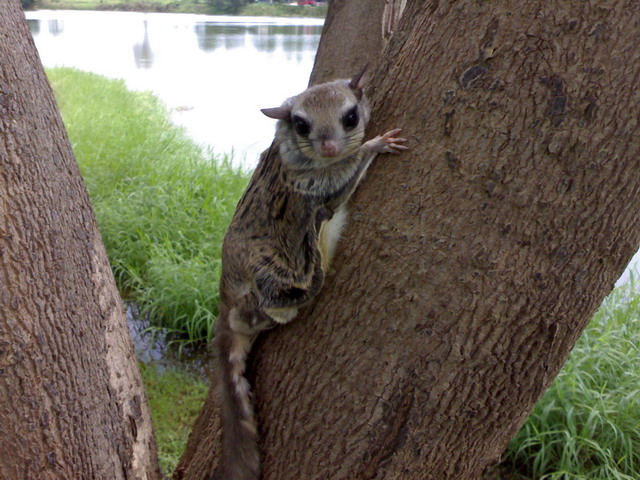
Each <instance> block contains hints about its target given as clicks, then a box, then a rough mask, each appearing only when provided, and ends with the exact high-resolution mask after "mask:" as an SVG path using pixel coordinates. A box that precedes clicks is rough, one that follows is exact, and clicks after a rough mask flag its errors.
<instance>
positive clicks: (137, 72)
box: [27, 11, 322, 165]
mask: <svg viewBox="0 0 640 480" xmlns="http://www.w3.org/2000/svg"><path fill="white" fill-rule="evenodd" d="M27 18H28V19H29V26H30V28H31V32H32V34H33V37H34V39H35V42H36V46H37V48H38V51H39V53H40V57H41V58H42V61H43V63H44V64H45V66H47V67H51V66H71V67H76V68H79V69H82V70H88V71H91V72H95V73H99V74H102V75H106V76H108V77H112V78H123V79H125V80H126V82H127V84H128V86H129V87H130V88H133V89H138V90H152V91H154V92H155V93H156V94H157V95H158V96H159V97H160V98H162V100H163V101H164V102H165V103H166V104H167V105H168V106H169V108H170V109H171V111H172V118H173V120H174V121H175V122H176V123H178V124H181V125H184V126H185V127H186V128H187V130H188V131H189V133H190V135H191V136H192V137H193V138H194V139H195V140H196V141H198V142H201V143H204V144H207V145H210V146H211V147H212V148H213V149H214V150H215V151H218V152H231V151H233V152H235V158H236V161H241V162H243V163H245V164H247V165H253V164H255V162H256V160H257V157H258V154H259V152H261V151H262V150H264V149H265V148H266V147H268V146H269V144H270V143H271V140H272V138H273V131H274V127H275V125H274V122H273V120H270V119H267V118H266V117H264V116H263V115H262V114H261V113H260V109H261V108H265V107H273V106H277V105H279V104H280V103H282V101H283V100H285V99H286V98H288V97H290V96H292V95H295V94H296V93H299V92H300V91H302V90H304V88H305V87H306V85H307V82H308V79H309V74H310V73H311V68H312V66H313V59H314V57H315V52H316V49H317V46H318V42H319V40H320V33H321V31H322V20H318V19H281V18H266V17H264V18H263V17H217V16H204V15H189V14H158V13H148V14H145V13H137V12H81V11H73V12H72V11H36V12H27Z"/></svg>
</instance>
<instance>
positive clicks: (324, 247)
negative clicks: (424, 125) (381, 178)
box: [213, 67, 407, 480]
mask: <svg viewBox="0 0 640 480" xmlns="http://www.w3.org/2000/svg"><path fill="white" fill-rule="evenodd" d="M365 71H366V67H365V69H364V70H363V71H362V72H361V73H360V74H358V75H356V76H355V77H353V78H351V79H347V80H335V81H332V82H328V83H323V84H320V85H316V86H313V87H310V88H308V89H307V90H305V91H304V92H302V93H300V94H299V95H296V96H294V97H291V98H289V99H287V100H286V101H285V102H284V103H283V104H282V105H281V106H280V107H276V108H266V109H263V110H262V113H264V114H265V115H266V116H267V117H270V118H273V119H276V120H278V123H277V126H276V135H275V139H274V141H273V143H272V144H271V147H270V148H269V149H268V150H266V151H265V152H263V153H262V155H261V157H260V161H259V163H258V166H257V167H256V170H255V172H254V174H253V176H252V178H251V181H250V182H249V185H248V187H247V190H246V191H245V193H244V195H243V197H242V198H241V199H240V202H239V203H238V205H237V207H236V211H235V214H234V216H233V219H232V220H231V224H230V226H229V229H228V231H227V233H226V235H225V237H224V241H223V246H222V277H221V280H220V302H219V317H218V319H217V321H216V326H215V337H214V350H215V357H216V359H217V362H218V365H217V367H218V375H219V388H220V418H221V424H222V454H221V459H220V467H219V469H218V470H217V472H216V474H215V475H214V476H213V478H215V479H217V480H257V479H258V478H259V477H260V454H259V450H258V445H257V438H258V433H257V425H256V420H255V415H254V410H253V405H252V399H251V390H250V386H249V382H248V381H247V379H246V378H245V377H244V373H245V369H246V361H247V355H248V353H249V350H250V349H251V346H252V344H253V341H254V340H255V338H256V336H257V335H258V334H259V333H260V332H262V331H264V330H266V329H269V328H272V327H274V326H276V325H278V324H284V323H287V322H289V321H291V320H293V319H294V318H295V316H296V315H297V313H298V309H299V308H300V307H301V306H303V305H305V304H307V303H308V302H310V301H311V300H312V299H313V298H314V297H315V296H316V295H317V294H318V292H319V290H320V288H321V287H322V284H323V282H324V277H325V274H326V272H327V270H328V268H329V264H330V261H331V258H332V256H333V253H334V250H335V246H336V243H337V241H338V239H339V237H340V232H341V231H342V229H343V227H344V225H345V222H346V209H345V204H346V202H347V200H348V199H349V197H350V196H351V194H352V193H353V192H354V191H355V189H356V187H357V186H358V184H359V183H360V181H361V180H362V178H363V177H364V174H365V172H366V171H367V168H368V167H369V165H370V164H371V162H372V161H373V159H374V158H375V156H376V155H377V154H378V153H400V151H402V150H405V149H406V148H407V147H405V146H404V145H402V143H403V142H405V139H404V138H397V137H396V135H397V134H398V133H400V129H393V130H391V131H389V132H387V133H385V134H384V135H381V136H377V137H375V138H374V139H372V140H369V141H367V142H364V143H363V140H364V132H365V127H366V126H367V123H368V121H369V104H368V102H367V99H366V97H365V95H364V86H365V84H364V81H363V76H364V73H365Z"/></svg>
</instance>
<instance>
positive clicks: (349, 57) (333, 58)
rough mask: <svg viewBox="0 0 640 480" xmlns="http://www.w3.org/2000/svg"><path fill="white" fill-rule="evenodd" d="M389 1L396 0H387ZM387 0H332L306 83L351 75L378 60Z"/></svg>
mask: <svg viewBox="0 0 640 480" xmlns="http://www.w3.org/2000/svg"><path fill="white" fill-rule="evenodd" d="M390 1H391V2H394V1H398V0H390ZM387 3H389V2H388V0H332V1H331V2H330V5H329V11H328V12H327V18H326V20H325V22H324V27H323V28H322V36H321V37H320V44H319V45H318V53H317V54H316V61H315V63H314V65H313V72H311V79H310V81H309V85H317V84H318V83H322V82H327V81H330V80H335V79H336V78H351V77H353V76H354V75H355V74H356V73H358V72H359V71H361V70H362V68H363V67H364V66H365V65H367V64H368V65H370V66H371V67H372V68H374V67H376V66H377V65H378V63H379V62H380V57H381V55H382V47H383V46H384V38H383V35H382V18H383V16H384V14H385V10H386V7H387Z"/></svg>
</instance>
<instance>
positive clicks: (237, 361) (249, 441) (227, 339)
mask: <svg viewBox="0 0 640 480" xmlns="http://www.w3.org/2000/svg"><path fill="white" fill-rule="evenodd" d="M238 315H239V312H238V310H237V309H234V308H232V309H231V310H230V311H229V313H228V316H227V317H226V318H223V317H222V315H221V316H220V318H218V320H217V322H216V323H217V325H216V337H215V339H214V341H215V345H216V356H217V361H218V365H219V372H218V376H219V378H218V381H219V382H220V393H221V395H220V400H221V402H220V419H221V423H222V457H221V459H220V460H221V466H220V474H221V475H218V476H217V477H218V478H220V479H221V480H258V479H259V477H260V454H259V451H258V445H257V440H258V432H257V424H256V419H255V414H254V411H253V404H252V395H251V388H250V386H249V382H248V381H247V379H246V378H245V377H244V373H245V370H246V363H247V355H248V353H249V350H250V349H251V344H252V340H253V339H252V337H251V336H249V335H248V334H245V333H241V332H238V331H234V329H233V328H232V326H233V325H237V324H238V322H237V320H238V319H236V318H235V317H236V316H238Z"/></svg>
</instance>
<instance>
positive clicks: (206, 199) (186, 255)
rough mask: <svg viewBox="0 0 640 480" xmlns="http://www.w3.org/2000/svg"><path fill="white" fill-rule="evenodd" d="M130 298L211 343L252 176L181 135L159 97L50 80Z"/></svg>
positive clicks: (80, 77) (73, 74) (156, 317)
mask: <svg viewBox="0 0 640 480" xmlns="http://www.w3.org/2000/svg"><path fill="white" fill-rule="evenodd" d="M48 76H49V79H50V80H51V82H52V85H53V87H54V91H55V92H56V97H57V99H58V103H59V106H60V109H61V111H62V115H63V118H64V121H65V125H66V127H67V130H68V133H69V137H70V139H71V143H72V145H73V150H74V153H75V156H76V159H77V160H78V163H79V164H80V168H81V171H82V174H83V177H84V180H85V183H86V185H87V188H88V190H89V195H90V197H91V201H92V204H93V207H94V210H95V212H96V216H97V218H98V224H99V226H100V231H101V233H102V237H103V241H104V243H105V245H106V248H107V253H108V255H109V259H110V261H111V265H112V268H113V272H114V274H115V277H116V281H117V283H118V286H119V288H120V290H121V291H122V292H123V293H124V294H126V295H128V296H132V297H133V299H134V300H135V301H136V302H137V303H138V304H139V306H140V307H141V308H142V310H143V312H144V313H145V314H149V315H150V319H151V321H152V323H154V324H155V325H160V326H162V327H165V328H167V329H169V330H170V331H175V332H179V333H180V334H183V335H184V336H186V337H187V338H188V339H190V340H202V339H210V337H211V327H212V324H213V321H214V319H215V317H216V315H217V302H218V281H219V276H220V247H221V244H222V238H223V236H224V232H225V230H226V228H227V225H228V224H229V221H230V220H231V216H232V215H233V211H234V209H235V205H236V203H237V201H238V199H239V197H240V195H241V194H242V191H243V190H244V188H245V185H246V182H247V179H248V175H247V174H246V173H245V172H242V171H240V170H238V169H235V168H233V167H232V165H231V163H230V162H229V160H228V159H226V158H223V159H216V158H214V157H212V156H211V155H210V154H208V153H207V152H205V151H204V150H203V149H202V148H201V147H199V146H197V145H196V144H194V143H193V141H191V140H190V139H189V138H188V137H187V135H186V134H185V132H184V130H183V129H181V128H177V127H175V126H173V125H172V124H171V123H170V122H169V119H168V112H167V111H166V109H165V107H164V106H163V104H162V103H160V102H159V101H158V100H157V98H155V97H154V96H153V95H151V94H150V93H144V92H142V93H141V92H131V91H129V90H127V88H126V86H125V84H124V82H122V81H118V80H109V79H107V78H104V77H101V76H98V75H94V74H90V73H85V72H80V71H77V70H73V69H67V68H64V69H62V68H56V69H52V70H49V71H48Z"/></svg>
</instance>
